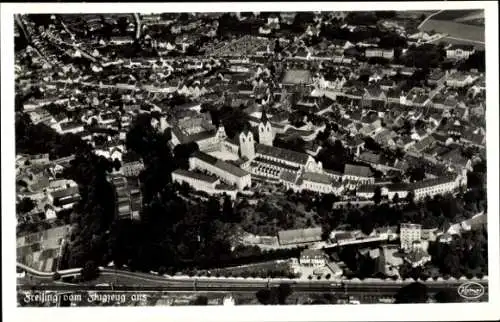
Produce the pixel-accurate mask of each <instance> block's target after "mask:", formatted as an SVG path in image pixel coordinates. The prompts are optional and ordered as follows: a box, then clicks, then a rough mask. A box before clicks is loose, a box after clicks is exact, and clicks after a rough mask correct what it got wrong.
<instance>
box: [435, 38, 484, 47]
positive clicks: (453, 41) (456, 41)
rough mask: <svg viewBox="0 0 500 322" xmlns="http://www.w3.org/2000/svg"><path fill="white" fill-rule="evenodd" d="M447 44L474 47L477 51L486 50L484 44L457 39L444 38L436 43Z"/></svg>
mask: <svg viewBox="0 0 500 322" xmlns="http://www.w3.org/2000/svg"><path fill="white" fill-rule="evenodd" d="M441 41H442V42H445V43H447V44H453V45H473V46H474V47H476V50H484V43H479V42H475V41H470V40H467V39H457V38H453V37H444V38H439V39H437V40H436V41H435V43H436V44H437V43H439V42H441Z"/></svg>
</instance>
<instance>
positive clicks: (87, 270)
mask: <svg viewBox="0 0 500 322" xmlns="http://www.w3.org/2000/svg"><path fill="white" fill-rule="evenodd" d="M98 275H99V268H98V267H97V265H96V263H95V262H94V261H92V260H91V261H88V262H86V263H85V265H84V266H83V268H82V271H81V276H82V279H83V280H84V281H90V280H93V279H95V278H96V277H97V276H98Z"/></svg>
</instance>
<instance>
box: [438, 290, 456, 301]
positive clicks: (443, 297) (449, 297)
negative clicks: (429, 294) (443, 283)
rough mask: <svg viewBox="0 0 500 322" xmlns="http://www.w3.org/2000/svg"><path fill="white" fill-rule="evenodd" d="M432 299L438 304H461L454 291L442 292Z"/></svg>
mask: <svg viewBox="0 0 500 322" xmlns="http://www.w3.org/2000/svg"><path fill="white" fill-rule="evenodd" d="M434 299H435V300H436V302H438V303H457V302H462V298H461V297H460V296H458V293H457V292H456V291H455V290H450V289H446V290H442V291H439V292H437V293H436V295H434Z"/></svg>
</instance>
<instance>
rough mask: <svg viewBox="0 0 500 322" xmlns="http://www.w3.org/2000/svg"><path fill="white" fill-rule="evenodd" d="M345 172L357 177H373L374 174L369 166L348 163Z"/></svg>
mask: <svg viewBox="0 0 500 322" xmlns="http://www.w3.org/2000/svg"><path fill="white" fill-rule="evenodd" d="M344 174H346V175H350V176H356V177H365V178H367V177H371V176H372V175H373V173H372V171H371V169H370V168H369V167H364V166H360V165H354V164H346V165H345V168H344Z"/></svg>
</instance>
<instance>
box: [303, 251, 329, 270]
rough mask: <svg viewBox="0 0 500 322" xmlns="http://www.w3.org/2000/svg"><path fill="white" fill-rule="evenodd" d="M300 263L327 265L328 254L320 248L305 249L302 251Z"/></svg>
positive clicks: (305, 264)
mask: <svg viewBox="0 0 500 322" xmlns="http://www.w3.org/2000/svg"><path fill="white" fill-rule="evenodd" d="M300 265H303V266H312V267H322V266H325V265H326V255H325V253H323V251H321V250H319V249H305V250H303V251H302V253H300Z"/></svg>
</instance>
